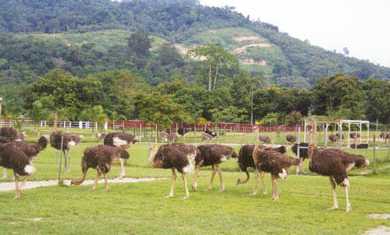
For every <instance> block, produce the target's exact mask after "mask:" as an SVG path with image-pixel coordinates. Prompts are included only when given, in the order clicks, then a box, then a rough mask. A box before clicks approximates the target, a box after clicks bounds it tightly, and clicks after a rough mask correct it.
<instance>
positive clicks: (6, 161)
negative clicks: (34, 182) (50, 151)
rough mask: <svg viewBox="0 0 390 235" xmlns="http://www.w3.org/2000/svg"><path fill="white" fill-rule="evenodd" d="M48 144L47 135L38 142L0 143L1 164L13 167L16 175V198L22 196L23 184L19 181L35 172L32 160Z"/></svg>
mask: <svg viewBox="0 0 390 235" xmlns="http://www.w3.org/2000/svg"><path fill="white" fill-rule="evenodd" d="M46 145H47V140H46V138H45V137H41V138H40V139H39V140H38V143H36V144H27V143H24V142H9V143H5V144H4V143H3V144H0V166H2V167H4V168H7V169H12V170H13V172H14V176H15V191H16V198H20V196H21V191H22V189H21V188H22V185H20V184H19V181H20V180H21V179H22V180H25V179H26V177H27V176H30V175H32V174H33V173H34V172H35V168H34V166H33V165H32V160H33V158H34V157H36V156H37V155H38V153H39V152H40V151H42V150H43V149H44V148H45V147H46ZM23 178H24V179H23Z"/></svg>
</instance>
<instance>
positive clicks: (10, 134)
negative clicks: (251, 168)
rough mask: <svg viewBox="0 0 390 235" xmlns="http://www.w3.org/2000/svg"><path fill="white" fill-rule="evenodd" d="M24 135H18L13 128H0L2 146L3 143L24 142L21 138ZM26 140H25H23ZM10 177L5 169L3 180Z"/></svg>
mask: <svg viewBox="0 0 390 235" xmlns="http://www.w3.org/2000/svg"><path fill="white" fill-rule="evenodd" d="M22 136H23V135H22V134H21V133H18V132H17V131H16V129H15V128H13V127H2V128H0V144H1V143H3V144H4V143H10V142H13V141H22V139H21V137H22ZM23 140H24V138H23ZM7 177H8V174H7V169H6V168H4V169H3V178H4V179H6V178H7Z"/></svg>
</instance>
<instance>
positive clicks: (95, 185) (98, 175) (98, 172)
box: [92, 170, 100, 191]
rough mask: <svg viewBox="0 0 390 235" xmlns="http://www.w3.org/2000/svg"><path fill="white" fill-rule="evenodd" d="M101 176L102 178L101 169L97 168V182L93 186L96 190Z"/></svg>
mask: <svg viewBox="0 0 390 235" xmlns="http://www.w3.org/2000/svg"><path fill="white" fill-rule="evenodd" d="M99 178H100V171H99V170H96V178H95V183H94V185H93V186H92V190H93V191H95V190H96V188H97V185H98V183H99Z"/></svg>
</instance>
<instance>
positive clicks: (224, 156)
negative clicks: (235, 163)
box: [192, 144, 238, 192]
mask: <svg viewBox="0 0 390 235" xmlns="http://www.w3.org/2000/svg"><path fill="white" fill-rule="evenodd" d="M197 148H198V152H197V155H196V157H195V174H194V181H193V183H192V188H193V190H194V191H196V190H197V187H198V183H197V177H198V175H199V171H200V168H201V167H204V166H211V167H212V169H213V171H212V173H211V178H210V183H209V186H208V189H209V190H211V189H212V187H213V181H214V177H215V175H216V174H217V173H218V176H219V180H220V190H221V192H223V191H225V185H224V183H223V178H222V171H221V168H220V166H219V165H220V164H221V163H222V162H225V161H227V160H228V159H229V158H231V157H232V158H237V157H238V155H237V153H236V152H235V151H234V149H233V148H232V147H230V146H226V145H220V144H209V145H199V146H198V147H197Z"/></svg>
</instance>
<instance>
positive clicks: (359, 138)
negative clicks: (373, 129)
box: [303, 116, 370, 147]
mask: <svg viewBox="0 0 390 235" xmlns="http://www.w3.org/2000/svg"><path fill="white" fill-rule="evenodd" d="M332 126H333V127H334V130H336V133H337V135H338V144H339V145H340V146H343V145H347V146H348V147H350V146H351V144H354V145H355V146H356V145H357V144H363V143H364V144H368V143H369V140H370V121H366V120H343V119H335V120H330V119H327V118H325V117H319V116H311V117H309V118H307V119H305V120H304V136H303V142H305V143H306V142H307V141H310V142H311V143H313V139H311V138H313V136H316V133H317V131H318V129H319V128H321V129H322V130H323V132H324V143H325V146H327V145H328V140H329V128H330V127H332ZM353 127H355V131H352V128H353ZM364 127H365V129H364ZM356 129H357V130H356ZM345 131H347V134H346V135H345ZM352 136H354V138H352ZM351 139H352V141H351ZM344 140H346V143H345V141H344Z"/></svg>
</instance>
